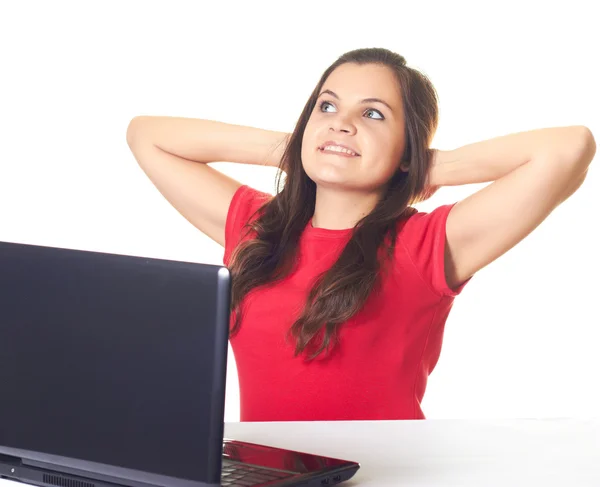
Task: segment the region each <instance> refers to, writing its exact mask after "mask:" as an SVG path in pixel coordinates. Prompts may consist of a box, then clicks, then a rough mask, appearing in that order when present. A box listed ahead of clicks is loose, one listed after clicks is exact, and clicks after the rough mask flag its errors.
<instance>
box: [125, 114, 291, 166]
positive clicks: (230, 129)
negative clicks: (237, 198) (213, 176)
mask: <svg viewBox="0 0 600 487" xmlns="http://www.w3.org/2000/svg"><path fill="white" fill-rule="evenodd" d="M287 136H289V134H287V133H284V132H276V131H271V130H263V129H259V128H255V127H248V126H243V125H234V124H228V123H224V122H218V121H213V120H202V119H194V118H183V117H159V116H156V117H151V116H140V117H135V118H134V119H133V120H132V121H131V122H130V124H129V127H128V128H127V141H128V143H129V144H130V145H131V144H135V143H138V142H140V141H142V142H150V143H152V144H154V145H155V146H156V147H158V148H159V149H161V150H163V151H165V152H168V153H170V154H174V155H176V156H179V157H182V158H184V159H188V160H191V161H195V162H203V163H209V162H238V163H242V164H257V165H267V166H277V165H279V161H280V159H281V156H282V155H283V151H284V149H285V144H286V142H287V140H286V139H287Z"/></svg>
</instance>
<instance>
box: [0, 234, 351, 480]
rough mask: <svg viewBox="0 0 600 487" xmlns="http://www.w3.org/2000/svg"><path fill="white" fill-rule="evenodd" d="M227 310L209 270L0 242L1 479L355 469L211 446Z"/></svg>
mask: <svg viewBox="0 0 600 487" xmlns="http://www.w3.org/2000/svg"><path fill="white" fill-rule="evenodd" d="M229 305H230V274H229V272H228V270H227V269H226V268H225V267H222V266H213V265H207V264H198V263H189V262H177V261H169V260H161V259H150V258H143V257H133V256H125V255H115V254H108V253H100V252H90V251H82V250H71V249H61V248H54V247H44V246H37V245H26V244H20V243H9V242H0V477H1V478H7V479H12V480H16V481H20V482H24V483H28V484H34V485H39V486H45V487H57V486H58V487H109V486H110V487H115V486H131V487H147V486H148V487H149V486H162V487H199V486H208V485H211V486H214V485H231V486H246V487H249V486H258V485H261V486H262V485H264V486H267V485H268V486H284V485H285V486H288V485H306V486H313V485H314V486H317V485H318V486H321V485H333V484H336V483H339V482H342V481H344V480H347V479H349V478H350V477H352V476H353V475H354V474H355V473H356V471H357V470H358V469H359V465H358V463H356V462H351V461H344V460H338V459H333V458H326V457H321V456H316V455H311V454H308V453H300V452H294V451H289V450H284V449H277V448H270V447H265V446H260V445H255V444H250V443H244V442H239V441H235V440H229V439H224V438H223V421H224V409H225V407H224V406H225V376H226V370H227V343H228V327H229ZM266 400H268V399H266Z"/></svg>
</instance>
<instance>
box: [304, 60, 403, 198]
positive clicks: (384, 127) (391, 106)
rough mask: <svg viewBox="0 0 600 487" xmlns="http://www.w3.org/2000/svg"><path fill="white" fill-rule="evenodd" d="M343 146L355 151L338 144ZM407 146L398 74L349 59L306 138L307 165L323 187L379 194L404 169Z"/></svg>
mask: <svg viewBox="0 0 600 487" xmlns="http://www.w3.org/2000/svg"><path fill="white" fill-rule="evenodd" d="M376 99H377V100H380V101H376ZM338 144H341V145H343V146H346V147H348V148H350V149H351V150H352V151H353V152H354V154H348V153H345V152H339V148H336V147H332V146H335V145H338ZM404 144H405V140H404V110H403V105H402V98H401V94H400V87H399V85H398V82H397V79H396V77H395V76H394V74H393V72H392V71H391V70H390V69H389V68H387V67H385V66H379V65H376V64H366V65H357V64H350V63H347V64H343V65H341V66H339V67H338V68H337V69H335V71H333V73H331V75H330V76H329V78H328V79H327V80H326V81H325V83H324V85H323V88H322V90H321V93H320V96H319V98H318V99H317V103H316V105H315V108H314V110H313V112H312V113H311V116H310V119H309V120H308V124H307V125H306V129H305V131H304V136H303V138H302V165H303V167H304V170H305V171H306V173H307V174H308V176H309V177H310V178H311V179H312V180H313V181H314V182H315V183H316V184H317V186H321V187H330V188H335V189H341V190H348V191H355V192H369V193H371V192H374V191H375V192H377V191H378V190H380V189H381V188H382V187H383V186H385V184H386V183H387V182H388V180H389V179H390V178H391V177H392V175H393V174H394V173H395V172H396V170H397V169H398V168H399V167H400V158H401V156H402V154H403V152H404ZM325 146H329V148H325Z"/></svg>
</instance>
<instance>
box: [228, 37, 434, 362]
mask: <svg viewBox="0 0 600 487" xmlns="http://www.w3.org/2000/svg"><path fill="white" fill-rule="evenodd" d="M345 63H356V64H359V65H364V64H377V65H383V66H387V67H389V68H390V69H391V70H392V71H393V72H394V74H395V75H396V77H397V80H398V83H399V86H400V88H401V90H400V91H401V93H402V103H403V106H404V113H405V127H406V129H405V131H406V134H405V137H406V147H405V150H404V154H403V155H402V158H401V160H402V161H403V162H404V164H406V165H407V167H408V171H407V172H405V171H401V170H398V171H397V172H396V173H395V174H394V175H393V176H392V178H391V180H390V181H389V183H388V185H387V189H386V191H385V192H384V194H383V196H382V198H381V200H380V201H379V202H378V204H377V205H376V207H375V208H374V209H373V211H372V212H371V213H369V214H368V215H367V216H365V217H364V218H362V219H361V220H360V221H359V222H358V223H357V224H356V226H355V227H354V229H353V231H352V235H351V237H350V239H349V241H348V243H347V244H346V245H345V247H344V249H343V250H342V252H341V254H340V256H339V258H338V259H337V261H336V262H335V263H334V264H333V266H332V267H331V268H330V269H329V270H328V271H327V272H325V273H323V274H322V275H321V276H319V278H318V279H317V280H316V282H315V283H314V286H313V287H312V289H311V290H310V292H309V294H308V299H307V302H306V304H305V307H304V310H303V311H302V313H301V314H300V316H299V317H298V318H297V319H296V321H295V322H294V324H293V325H292V327H291V329H290V330H289V334H290V335H291V336H292V337H293V338H295V340H296V348H295V355H298V354H300V353H302V352H304V351H305V350H306V351H307V352H308V351H309V350H312V352H313V353H312V354H311V355H310V358H311V359H312V358H315V357H316V356H317V355H319V354H320V353H321V352H323V351H324V350H328V349H329V347H330V345H331V340H332V338H336V331H337V328H338V327H339V326H340V325H341V324H342V323H344V322H345V321H347V320H348V319H349V318H351V317H352V316H353V315H355V314H356V313H357V312H358V311H360V309H361V308H362V306H363V305H364V303H365V302H366V300H367V298H368V297H369V295H370V293H371V292H372V291H373V289H374V288H375V287H376V285H377V284H378V282H379V281H378V278H379V277H380V270H381V258H380V250H381V248H383V246H384V244H387V245H386V246H385V247H386V250H387V256H390V255H391V251H392V249H393V247H394V245H395V237H396V231H395V230H396V227H397V224H398V222H399V220H400V219H402V218H405V217H406V216H407V215H408V214H409V213H410V211H411V208H410V205H411V204H414V203H416V202H418V201H420V200H421V199H423V192H424V190H425V188H426V183H427V181H426V179H427V174H428V172H429V167H430V160H431V154H430V152H431V151H430V149H429V147H430V143H431V140H432V139H433V136H434V134H435V131H436V129H437V125H438V97H437V93H436V91H435V88H434V87H433V85H432V84H431V82H430V81H429V79H428V78H427V76H426V75H424V74H423V73H421V72H419V71H417V70H415V69H413V68H410V67H408V66H407V65H406V60H405V59H404V57H403V56H401V55H399V54H397V53H394V52H392V51H389V50H387V49H382V48H368V49H357V50H354V51H350V52H347V53H345V54H343V55H342V56H340V57H339V58H338V59H337V60H336V61H335V62H334V63H333V64H332V65H331V66H330V67H329V68H328V69H327V70H326V71H325V72H324V73H323V75H322V76H321V79H320V80H319V82H318V84H317V86H316V87H315V89H314V91H313V92H312V94H311V96H310V98H309V99H308V102H307V103H306V105H305V106H304V110H303V111H302V114H301V115H300V118H299V120H298V122H297V123H296V127H295V129H294V131H293V132H292V134H291V136H290V138H289V140H288V142H287V147H286V149H285V150H284V153H283V156H282V158H281V161H280V164H279V169H280V170H279V173H278V176H277V188H278V189H277V194H276V195H275V196H274V197H273V198H271V199H270V200H269V201H268V202H267V203H265V204H264V205H263V206H262V207H261V208H260V209H259V210H258V212H257V218H256V219H254V221H252V222H251V223H249V224H247V225H246V230H247V231H248V232H254V233H253V236H252V238H250V239H248V240H246V241H245V242H243V243H241V244H240V245H238V247H237V248H236V249H235V251H234V252H233V255H232V261H231V264H230V271H231V274H232V303H231V305H232V311H233V312H234V313H235V322H234V326H233V328H232V329H231V335H232V336H233V335H234V334H235V333H237V332H238V331H239V327H240V322H241V318H242V314H243V310H242V306H241V305H242V301H243V298H244V296H246V295H247V294H248V292H249V291H251V290H252V289H254V288H256V287H258V286H261V285H266V284H273V283H276V282H277V281H279V280H281V279H283V278H284V277H286V276H287V275H288V274H289V273H290V272H291V271H292V270H293V268H294V257H295V254H296V251H297V247H298V242H299V239H300V236H301V234H302V231H303V230H304V228H305V227H306V225H307V224H308V222H309V220H310V219H311V218H312V216H313V213H314V210H315V197H316V185H315V183H314V182H313V181H312V180H311V179H310V178H309V177H308V176H307V174H306V172H305V171H304V168H303V167H302V159H301V149H302V137H303V134H304V130H305V128H306V125H307V123H308V120H309V118H310V115H311V113H312V111H313V109H314V107H315V104H316V101H317V98H318V96H319V93H320V91H321V89H322V87H323V84H324V83H325V81H326V80H327V78H328V77H329V75H330V74H331V73H332V72H333V71H334V70H335V69H336V68H337V67H339V66H341V65H342V64H345ZM283 171H285V173H286V176H285V183H283V184H282V179H281V176H282V172H283ZM319 336H320V337H321V338H320V339H319Z"/></svg>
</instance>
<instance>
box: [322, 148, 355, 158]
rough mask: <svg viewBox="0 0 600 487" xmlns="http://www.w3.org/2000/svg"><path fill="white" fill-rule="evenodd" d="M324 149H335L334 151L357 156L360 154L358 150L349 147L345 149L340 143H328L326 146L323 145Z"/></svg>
mask: <svg viewBox="0 0 600 487" xmlns="http://www.w3.org/2000/svg"><path fill="white" fill-rule="evenodd" d="M323 150H328V151H333V152H343V153H345V154H350V155H351V156H357V155H358V154H357V153H356V152H353V151H351V150H349V149H345V148H343V147H340V146H338V145H328V146H326V147H323Z"/></svg>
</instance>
